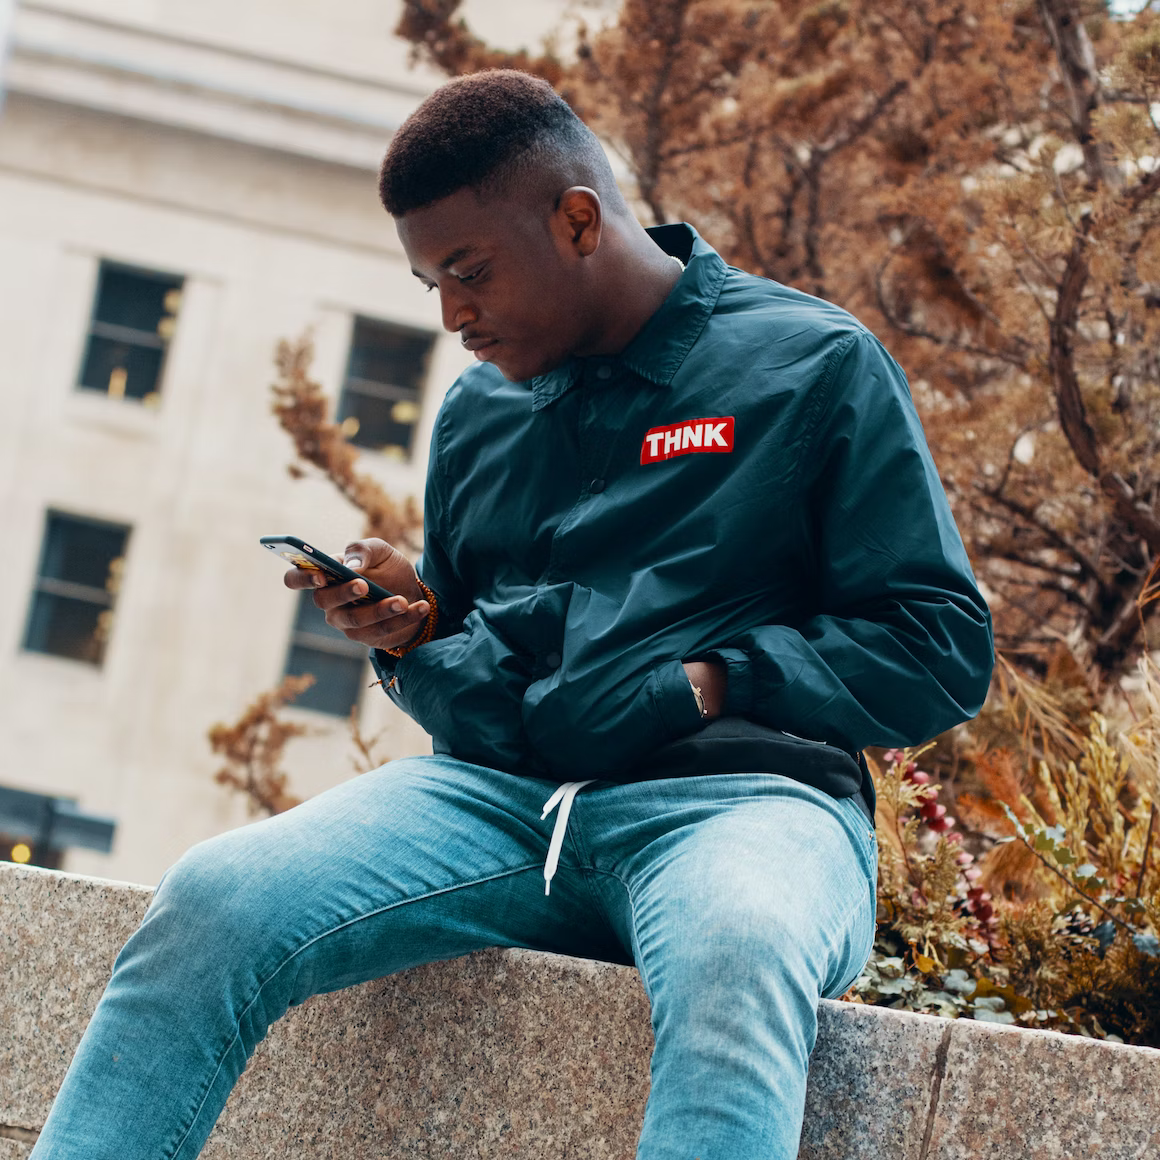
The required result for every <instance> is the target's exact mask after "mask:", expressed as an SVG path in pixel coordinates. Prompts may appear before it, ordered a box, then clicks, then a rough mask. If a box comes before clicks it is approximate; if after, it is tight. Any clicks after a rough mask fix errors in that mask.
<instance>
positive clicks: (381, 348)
mask: <svg viewBox="0 0 1160 1160" xmlns="http://www.w3.org/2000/svg"><path fill="white" fill-rule="evenodd" d="M434 345H435V336H434V335H433V334H430V333H428V332H426V331H422V330H407V329H406V328H404V327H399V326H394V325H392V324H390V323H387V322H376V321H375V320H374V319H370V318H356V319H355V320H354V334H353V336H352V338H351V343H350V359H349V360H348V362H347V367H346V381H345V382H344V383H343V388H342V397H341V399H340V400H339V404H338V422H339V423H340V424H341V426H342V431H343V434H344V435H345V436H346V437H347V438H348V439H349V440H350V441H351V442H352V443H355V444H357V445H358V446H359V447H369V448H371V449H373V450H375V451H381V452H383V454H385V455H388V456H391V457H392V458H395V459H406V458H408V457H409V456H410V454H411V443H412V440H413V438H414V434H415V424H416V423H418V421H419V396H420V394H421V393H422V390H423V380H424V378H426V375H427V364H428V362H429V361H430V358H431V350H432V348H433V347H434Z"/></svg>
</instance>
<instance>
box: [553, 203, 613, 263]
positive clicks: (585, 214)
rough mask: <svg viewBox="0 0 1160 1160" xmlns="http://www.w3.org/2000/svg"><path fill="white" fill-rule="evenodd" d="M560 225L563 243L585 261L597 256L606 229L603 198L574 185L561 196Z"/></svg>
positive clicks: (558, 219)
mask: <svg viewBox="0 0 1160 1160" xmlns="http://www.w3.org/2000/svg"><path fill="white" fill-rule="evenodd" d="M555 216H556V226H557V229H558V230H559V231H560V234H561V235H562V240H563V241H564V242H565V244H566V245H568V246H569V247H571V249H572V250H573V252H574V253H575V254H576V255H577V256H578V257H581V258H587V257H588V256H589V255H591V254H594V253H596V251H597V249H598V248H599V246H600V237H601V234H602V233H603V229H604V208H603V206H601V204H600V195H599V194H598V193H597V192H596V190H594V189H589V188H588V186H586V185H573V186H571V187H570V188H568V189H566V190H564V192H563V193H562V194H560V201H559V203H558V204H557V206H556V215H555Z"/></svg>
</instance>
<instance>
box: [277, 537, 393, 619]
mask: <svg viewBox="0 0 1160 1160" xmlns="http://www.w3.org/2000/svg"><path fill="white" fill-rule="evenodd" d="M258 543H260V544H262V545H263V546H264V547H265V548H267V549H268V550H269V551H271V552H276V553H277V554H278V555H279V556H281V557H282V559H283V560H288V561H289V562H290V563H291V564H293V565H294V567H295V568H302V569H304V570H305V571H307V572H321V573H322V574H323V575H325V576H328V577H330V579H331V580H332V581H334V582H336V583H338V584H345V583H346V582H347V581H348V580H361V581H362V582H363V583H364V584H365V585H366V586H367V589H368V592H367V595H366V596H360V597H359V598H358V599H357V600H352V601H351V604H373V603H374V602H375V601H377V600H386V599H387V598H388V597H390V596H394V593H393V592H388V591H387V590H386V589H385V588H383V587H381V586H380V585H378V584H376V583H374V581H372V580H368V579H367V578H366V577H365V576H360V575H359V574H358V573H357V572H355V571H354V570H353V569H351V568H348V567H347V566H346V565H345V564H341V563H339V561H338V560H336V559H334V557H333V556H328V555H327V554H326V553H325V552H321V551H319V550H318V549H317V548H312V547H311V546H310V545H309V544H308V543H307V542H306V541H305V540H300V539H299V538H298V537H297V536H263V537H262V538H261V539H260V540H259V541H258Z"/></svg>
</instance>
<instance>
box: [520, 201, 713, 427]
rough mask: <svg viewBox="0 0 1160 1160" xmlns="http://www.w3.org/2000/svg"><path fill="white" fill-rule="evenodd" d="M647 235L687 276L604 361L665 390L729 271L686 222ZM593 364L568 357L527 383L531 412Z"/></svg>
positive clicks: (561, 392) (657, 228)
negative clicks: (678, 261)
mask: <svg viewBox="0 0 1160 1160" xmlns="http://www.w3.org/2000/svg"><path fill="white" fill-rule="evenodd" d="M646 232H647V233H648V235H649V237H651V238H652V240H653V241H654V242H656V244H657V245H658V246H660V248H661V249H662V250H664V251H665V253H666V254H672V255H673V256H674V257H677V258H680V259H681V261H682V262H684V263H685V272H684V273H683V274H682V275H681V277H680V278H679V279H678V280H677V283H676V285H675V286H674V287H673V289H672V290H671V292H670V293H669V296H668V297H667V298H666V299H665V300H664V302H663V303H662V304H661V307H660V309H659V310H658V311H657V312H656V313H655V314H654V315H653V316H652V317H651V318H650V319H649V320H648V322H646V323H645V324H644V326H643V327H642V328H641V330H640V332H639V333H638V334H637V336H636V337H635V338H634V339H633V340H632V342H630V343H629V344H628V346H627V347H625V349H624V350H622V351H621V352H620V354H618V355H613V356H611V357H605V358H602V359H600V361H601V362H605V363H617V362H619V363H621V364H622V365H623V366H625V367H627V368H628V369H629V370H631V371H633V372H634V373H635V374H637V375H639V376H640V377H641V378H642V379H647V380H648V381H649V382H650V383H655V384H656V385H657V386H658V387H667V386H669V385H670V384H671V383H672V381H673V376H674V375H676V373H677V371H678V370H679V369H680V366H681V363H683V362H684V361H685V356H686V355H687V354H688V353H689V351H690V350H691V349H692V348H693V344H694V343H695V342H696V341H697V339H698V338H699V337H700V336H701V331H702V330H704V328H705V323H706V322H708V321H709V315H710V314H712V313H713V310H714V308H715V307H716V305H717V299H718V298H719V297H720V295H721V286H722V283H723V282H724V281H725V275H726V273H727V272H728V267H727V266H726V265H725V262H724V260H723V259H722V257H721V255H720V254H718V253H717V251H716V250H714V249H713V247H712V246H711V245H709V243H708V242H706V241H705V240H704V239H703V238H702V237H701V235H700V234H698V233H697V231H696V230H695V229H693V227H692V226H690V225H687V224H685V223H683V222H682V223H680V224H677V225H667V226H653V227H652V228H651V229H649V230H648V231H646ZM589 361H593V360H586V359H579V358H570V359H568V360H567V362H563V363H561V364H560V365H559V366H558V367H554V368H553V369H552V370H550V371H548V373H547V374H543V375H537V376H536V377H535V378H534V379H529V380H528V385H529V386H530V387H531V388H532V410H533V411H540V410H543V408H544V407H547V406H549V405H550V404H551V403H554V402H555V401H556V400H557V399H559V398H560V397H561V396H562V395H564V394H566V393H567V392H568V391H569V390H570V389H571V388H572V387H573V386H575V385H576V383H578V382H579V381H580V379H581V377H582V375H583V371H584V363H585V362H589Z"/></svg>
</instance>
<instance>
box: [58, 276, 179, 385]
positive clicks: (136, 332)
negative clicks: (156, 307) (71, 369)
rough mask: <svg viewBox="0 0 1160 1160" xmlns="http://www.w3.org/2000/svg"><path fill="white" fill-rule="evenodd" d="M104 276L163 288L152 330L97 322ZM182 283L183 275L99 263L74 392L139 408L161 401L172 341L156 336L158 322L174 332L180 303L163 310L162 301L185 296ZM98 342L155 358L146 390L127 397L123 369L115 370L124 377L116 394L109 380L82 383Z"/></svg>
mask: <svg viewBox="0 0 1160 1160" xmlns="http://www.w3.org/2000/svg"><path fill="white" fill-rule="evenodd" d="M107 275H113V276H128V277H130V278H137V279H140V280H141V281H144V282H153V283H159V284H160V285H161V286H162V287H163V288H164V291H163V294H162V310H161V313H160V314H159V315H158V318H157V323H156V324H155V327H154V329H153V330H142V329H141V328H140V327H136V326H127V325H125V324H123V323H119V322H110V321H108V320H107V319H101V318H99V317H98V316H97V314H98V311H99V310H100V309H101V302H102V295H103V292H104V290H105V278H106V276H107ZM185 282H186V278H185V275H183V274H174V273H171V272H168V271H164V270H152V269H148V268H146V267H144V266H135V265H132V264H130V263H127V262H118V261H116V260H114V259H111V258H102V259H100V262H99V264H98V267H97V279H96V284H95V285H94V287H93V301H92V307H91V309H90V311H89V322H88V330H87V333H86V337H85V348H84V353H83V355H82V356H81V363H80V367H79V368H78V370H77V380H76V389H77V390H78V391H83V392H85V393H86V394H94V395H104V396H105V397H106V398H110V399H115V400H117V401H118V402H125V403H137V404H140V405H142V406H152V405H156V403H157V402H159V401H160V398H161V394H162V387H163V384H164V381H165V372H166V368H167V364H168V361H169V348H170V346H171V344H172V339H173V335H172V333H171V334H169V335H163V334H161V333H159V332H158V330H157V327H160V326H161V324H162V322H164V321H165V320H167V319H168V320H170V321H171V322H172V323H173V329H174V330H175V329H176V320H177V318H178V317H179V313H180V309H181V303H180V301H179V302H178V306H177V309H176V310H169V309H168V308H167V307H166V306H165V299H166V298H167V297H168V295H169V294H170V293H172V292H174V291H176V292H177V294H178V295H179V296H183V295H184V293H185ZM102 341H106V342H109V343H119V344H121V346H122V347H127V348H129V351H130V352H132V351H144V352H150V353H154V354H156V356H157V366H156V370H155V372H154V373H153V377H152V382H151V384H150V385H149V389H148V390H144V391H140V392H138V391H137V390H135V389H134V390H133V391H132V392H131V393H130V392H129V390H128V387H129V382H128V369H127V368H126V367H123V368H117V369H121V370H123V371H124V373H125V377H124V378H123V379H122V380H121V389H120V391H119V392H117V391H114V390H113V389H112V377H111V376H110V379H109V380H108V381H107V382H106V383H105V384H104V385H100V384H97V383H92V382H86V381H85V380H86V377H87V376H88V375H89V374H90V370H91V368H92V367H93V365H94V364H96V365H99V363H100V361H101V359H100V354H99V352H98V351H96V350H95V349H94V343H95V342H102ZM126 361H128V360H126Z"/></svg>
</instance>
